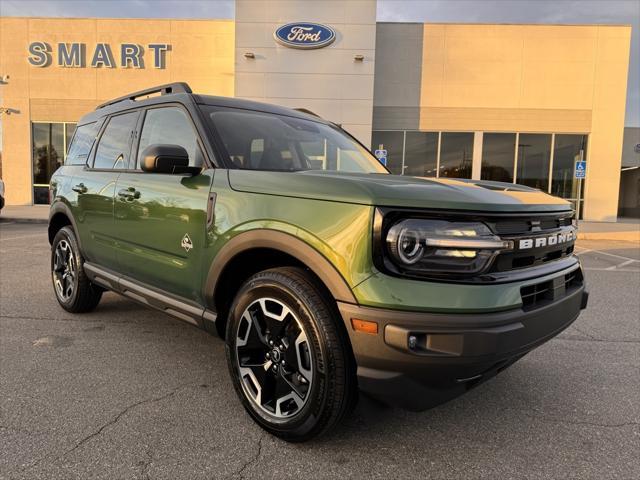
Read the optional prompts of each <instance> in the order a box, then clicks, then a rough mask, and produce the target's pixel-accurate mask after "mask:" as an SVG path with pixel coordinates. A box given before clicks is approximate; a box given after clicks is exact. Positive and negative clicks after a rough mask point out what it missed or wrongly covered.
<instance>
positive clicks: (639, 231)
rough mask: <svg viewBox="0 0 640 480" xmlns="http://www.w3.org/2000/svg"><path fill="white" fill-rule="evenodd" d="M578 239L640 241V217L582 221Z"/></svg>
mask: <svg viewBox="0 0 640 480" xmlns="http://www.w3.org/2000/svg"><path fill="white" fill-rule="evenodd" d="M578 240H625V241H628V242H636V243H640V219H638V218H624V219H620V220H619V221H618V222H616V223H611V222H584V221H581V222H580V223H579V224H578Z"/></svg>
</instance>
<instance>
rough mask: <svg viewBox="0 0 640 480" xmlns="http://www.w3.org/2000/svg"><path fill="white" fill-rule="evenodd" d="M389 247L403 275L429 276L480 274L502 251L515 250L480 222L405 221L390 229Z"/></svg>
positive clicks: (511, 244) (390, 254)
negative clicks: (403, 272) (404, 272)
mask: <svg viewBox="0 0 640 480" xmlns="http://www.w3.org/2000/svg"><path fill="white" fill-rule="evenodd" d="M386 247H387V251H388V253H389V256H390V257H391V260H392V261H393V263H394V264H395V265H396V266H397V267H398V268H400V269H401V270H403V271H407V272H410V273H415V274H419V275H420V274H421V275H428V274H438V273H459V274H477V273H480V272H482V271H483V270H484V269H485V268H487V267H488V266H489V264H490V262H491V260H492V259H493V258H494V257H495V255H496V254H497V253H498V252H499V251H501V250H507V249H511V248H513V242H512V241H505V240H501V239H500V238H499V237H497V236H496V235H494V234H493V232H491V230H489V227H487V226H486V225H485V224H484V223H480V222H449V221H446V220H427V219H406V220H401V221H399V222H397V223H395V224H394V225H393V226H391V228H389V230H388V232H387V236H386Z"/></svg>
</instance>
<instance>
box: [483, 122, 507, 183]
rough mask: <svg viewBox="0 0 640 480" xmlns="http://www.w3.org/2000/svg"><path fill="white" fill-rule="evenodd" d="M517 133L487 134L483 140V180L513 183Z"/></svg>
mask: <svg viewBox="0 0 640 480" xmlns="http://www.w3.org/2000/svg"><path fill="white" fill-rule="evenodd" d="M515 152H516V134H515V133H485V134H484V135H483V140H482V170H481V173H480V178H481V179H482V180H494V181H496V182H509V183H511V182H513V161H514V159H515Z"/></svg>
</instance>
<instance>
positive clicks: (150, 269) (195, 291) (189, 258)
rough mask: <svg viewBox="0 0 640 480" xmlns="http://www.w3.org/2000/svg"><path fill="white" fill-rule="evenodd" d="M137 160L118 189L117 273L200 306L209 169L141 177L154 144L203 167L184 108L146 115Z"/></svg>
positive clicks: (150, 111) (153, 110) (165, 108)
mask: <svg viewBox="0 0 640 480" xmlns="http://www.w3.org/2000/svg"><path fill="white" fill-rule="evenodd" d="M139 136H140V140H139V142H138V147H137V155H135V156H133V158H132V163H133V162H134V161H135V162H136V163H135V164H132V165H130V169H129V171H127V172H123V173H122V174H121V175H120V176H119V177H118V181H117V184H116V200H115V226H116V228H115V232H116V234H117V236H118V252H117V256H118V263H119V270H120V271H121V272H122V273H123V274H125V275H127V276H129V277H131V278H133V279H134V280H138V281H140V282H143V283H145V284H147V285H151V286H155V287H157V288H160V289H163V290H166V291H168V292H171V293H173V294H176V295H179V296H181V297H183V298H186V299H189V300H194V301H197V302H198V303H200V302H201V298H200V297H201V288H200V279H201V269H202V266H201V264H200V259H201V256H202V249H203V247H204V245H205V239H206V223H207V206H208V201H209V191H210V189H211V184H212V181H213V169H205V170H203V171H202V173H200V174H199V175H195V176H190V175H186V174H176V175H173V174H160V173H145V172H143V171H142V170H141V169H140V168H139V164H140V160H139V159H140V153H141V152H143V151H144V149H145V148H146V147H148V146H149V145H154V144H169V145H180V146H182V147H184V149H185V150H186V151H187V153H188V154H189V164H190V165H192V166H202V167H204V161H203V154H202V150H201V146H200V143H199V138H198V135H197V133H196V130H195V128H194V126H193V123H192V121H191V118H190V116H189V114H188V113H187V111H186V109H184V108H183V107H182V106H178V105H171V106H162V107H156V108H150V109H148V110H147V111H146V114H145V117H144V122H143V124H142V128H141V130H140V133H139Z"/></svg>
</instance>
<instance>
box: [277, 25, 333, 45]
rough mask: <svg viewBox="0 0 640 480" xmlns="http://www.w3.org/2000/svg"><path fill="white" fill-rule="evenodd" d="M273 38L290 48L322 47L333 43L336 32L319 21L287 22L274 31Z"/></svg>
mask: <svg viewBox="0 0 640 480" xmlns="http://www.w3.org/2000/svg"><path fill="white" fill-rule="evenodd" d="M273 36H274V38H275V39H276V40H277V41H278V42H279V43H281V44H282V45H285V46H287V47H291V48H306V49H311V48H322V47H326V46H327V45H330V44H331V43H333V41H334V40H335V39H336V32H335V30H334V29H333V28H331V27H327V26H326V25H321V24H319V23H308V22H299V23H287V24H286V25H282V26H281V27H279V28H278V29H277V30H276V31H275V32H274V33H273Z"/></svg>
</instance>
